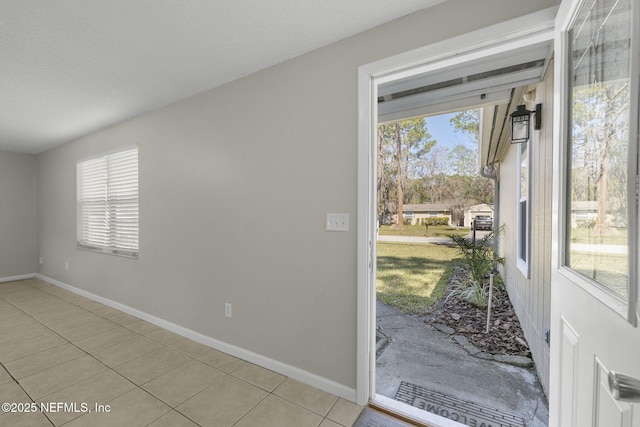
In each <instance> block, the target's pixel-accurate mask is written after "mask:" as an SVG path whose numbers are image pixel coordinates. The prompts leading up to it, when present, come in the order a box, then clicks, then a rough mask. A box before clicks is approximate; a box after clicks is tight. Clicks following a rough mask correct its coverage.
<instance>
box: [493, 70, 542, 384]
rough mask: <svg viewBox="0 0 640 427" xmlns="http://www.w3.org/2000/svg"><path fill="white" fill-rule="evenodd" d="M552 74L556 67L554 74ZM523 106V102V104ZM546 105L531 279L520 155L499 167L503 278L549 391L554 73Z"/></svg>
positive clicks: (534, 158)
mask: <svg viewBox="0 0 640 427" xmlns="http://www.w3.org/2000/svg"><path fill="white" fill-rule="evenodd" d="M550 70H553V67H551V68H550ZM521 103H524V102H521ZM535 103H542V105H543V110H542V111H543V115H542V127H541V129H540V131H539V139H538V141H534V142H532V143H530V145H529V149H530V155H531V164H530V165H531V166H530V167H531V172H530V179H531V197H530V198H529V200H530V203H531V249H530V250H531V254H530V262H529V268H530V273H529V278H527V277H525V276H524V275H523V273H522V272H521V271H520V270H519V269H518V267H517V242H518V240H517V238H518V236H517V229H518V228H517V209H518V200H517V185H518V181H517V168H518V162H517V159H518V158H517V151H518V149H519V148H520V146H519V145H512V146H510V147H509V150H508V151H507V153H506V154H505V156H504V157H503V159H502V160H501V162H500V209H501V211H500V221H501V223H502V224H504V226H505V229H504V236H503V239H502V244H501V247H502V250H503V252H502V255H503V256H504V257H505V258H506V262H505V266H504V275H505V279H506V283H507V289H508V291H509V296H510V299H511V302H512V303H513V306H514V309H515V310H516V313H517V314H518V318H519V319H520V323H521V325H522V329H523V332H524V334H525V337H526V338H527V342H528V344H529V347H530V349H531V353H532V355H533V359H534V361H535V363H536V369H537V372H538V378H539V379H540V382H541V384H542V386H543V388H544V390H545V392H546V393H547V394H548V391H549V364H550V361H549V355H550V354H549V345H548V344H547V343H546V342H545V337H544V333H545V330H546V329H548V328H549V325H550V316H551V202H552V200H551V196H552V194H553V191H552V177H553V174H552V166H553V156H552V150H553V147H552V142H553V133H552V132H553V73H552V72H551V71H550V72H549V73H548V74H547V77H546V79H545V81H544V82H543V83H540V84H539V85H538V87H537V90H536V101H535ZM531 107H533V106H531Z"/></svg>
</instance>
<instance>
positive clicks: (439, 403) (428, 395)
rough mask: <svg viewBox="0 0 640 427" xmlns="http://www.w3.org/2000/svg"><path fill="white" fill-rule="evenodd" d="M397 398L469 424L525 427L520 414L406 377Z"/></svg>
mask: <svg viewBox="0 0 640 427" xmlns="http://www.w3.org/2000/svg"><path fill="white" fill-rule="evenodd" d="M395 399H396V400H398V401H400V402H404V403H407V404H409V405H411V406H415V407H416V408H419V409H422V410H423V411H427V412H431V413H432V414H436V415H440V416H441V417H444V418H448V419H450V420H453V421H456V422H459V423H460V424H464V425H467V426H473V427H525V425H524V419H523V418H522V417H520V416H518V415H514V414H510V413H508V412H505V411H501V410H498V409H494V408H490V407H488V406H485V405H480V404H478V403H475V402H471V401H469V400H463V399H460V398H457V397H455V396H450V395H448V394H444V393H440V392H438V391H433V390H429V389H426V388H424V387H422V386H419V385H415V384H411V383H408V382H405V381H402V382H401V383H400V387H399V388H398V391H397V392H396V397H395Z"/></svg>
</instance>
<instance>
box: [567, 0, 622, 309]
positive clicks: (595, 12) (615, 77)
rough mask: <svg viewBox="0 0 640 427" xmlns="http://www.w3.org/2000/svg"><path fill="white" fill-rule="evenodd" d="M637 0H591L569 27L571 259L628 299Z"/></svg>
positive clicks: (580, 269)
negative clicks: (631, 91)
mask: <svg viewBox="0 0 640 427" xmlns="http://www.w3.org/2000/svg"><path fill="white" fill-rule="evenodd" d="M631 1H632V0H587V1H586V2H585V5H584V6H583V8H582V10H581V11H580V13H579V15H578V19H577V21H576V22H575V24H574V25H573V28H572V30H571V31H570V33H569V34H570V43H571V49H570V58H569V61H570V62H569V64H570V68H569V69H570V73H571V75H570V88H569V98H570V103H569V111H570V113H569V120H570V127H569V144H570V145H569V165H568V168H569V179H568V184H569V188H568V190H569V191H568V198H569V200H568V203H567V205H568V209H567V218H566V221H567V253H566V259H565V260H566V265H567V266H568V267H570V268H572V269H574V270H575V271H577V272H579V273H581V274H583V275H584V276H586V277H588V278H589V279H592V280H593V281H594V282H596V283H598V284H599V285H601V286H603V287H604V288H605V289H607V290H609V291H611V292H612V293H613V294H614V295H617V296H618V297H620V298H622V299H625V300H626V299H627V296H628V278H629V273H628V267H629V257H628V252H629V251H628V242H629V240H628V231H627V226H628V209H627V203H628V198H627V195H628V192H627V164H628V141H629V123H630V112H629V102H630V98H629V85H630V76H629V69H630V54H631V52H630V47H631Z"/></svg>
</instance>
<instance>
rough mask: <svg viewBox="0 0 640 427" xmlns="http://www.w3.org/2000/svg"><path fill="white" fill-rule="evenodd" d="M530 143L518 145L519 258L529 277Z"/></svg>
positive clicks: (524, 272) (521, 266)
mask: <svg viewBox="0 0 640 427" xmlns="http://www.w3.org/2000/svg"><path fill="white" fill-rule="evenodd" d="M530 157H531V156H529V143H528V142H524V143H521V144H519V145H518V168H517V171H518V183H519V185H518V208H517V210H518V260H517V265H518V268H519V269H520V271H521V272H522V274H524V275H525V276H526V277H529V240H530V236H529V194H530V193H531V191H530V185H531V183H530V179H529V169H530V168H529V161H530V160H529V159H530Z"/></svg>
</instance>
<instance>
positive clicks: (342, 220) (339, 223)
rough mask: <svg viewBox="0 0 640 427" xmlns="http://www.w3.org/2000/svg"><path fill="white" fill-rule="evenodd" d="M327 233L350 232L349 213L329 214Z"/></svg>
mask: <svg viewBox="0 0 640 427" xmlns="http://www.w3.org/2000/svg"><path fill="white" fill-rule="evenodd" d="M326 230H327V231H349V214H348V213H328V214H327V227H326Z"/></svg>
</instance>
